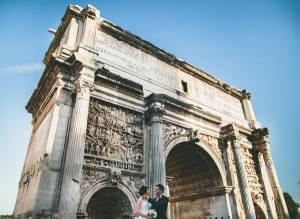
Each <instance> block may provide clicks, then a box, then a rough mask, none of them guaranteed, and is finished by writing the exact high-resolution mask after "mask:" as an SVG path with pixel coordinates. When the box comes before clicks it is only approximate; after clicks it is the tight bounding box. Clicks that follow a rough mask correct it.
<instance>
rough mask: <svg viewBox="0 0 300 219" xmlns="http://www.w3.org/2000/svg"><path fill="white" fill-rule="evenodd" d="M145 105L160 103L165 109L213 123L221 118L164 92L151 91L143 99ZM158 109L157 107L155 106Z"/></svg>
mask: <svg viewBox="0 0 300 219" xmlns="http://www.w3.org/2000/svg"><path fill="white" fill-rule="evenodd" d="M145 101H146V105H147V106H148V107H149V106H151V104H152V103H160V105H161V106H162V107H163V108H164V109H165V110H167V109H168V110H172V111H175V112H176V111H177V112H180V113H185V114H188V115H192V116H196V117H198V118H201V119H204V120H207V121H209V122H212V123H214V124H217V125H219V124H221V118H220V117H219V116H216V115H214V114H211V113H209V112H207V111H204V110H203V109H201V108H200V107H197V106H194V105H192V104H188V103H185V102H183V101H180V100H178V99H175V98H173V97H170V96H168V95H166V94H155V93H152V94H151V95H149V96H148V97H146V99H145ZM157 109H159V108H157Z"/></svg>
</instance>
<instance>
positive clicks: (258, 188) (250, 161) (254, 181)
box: [242, 147, 263, 197]
mask: <svg viewBox="0 0 300 219" xmlns="http://www.w3.org/2000/svg"><path fill="white" fill-rule="evenodd" d="M242 151H243V156H244V162H245V169H246V174H247V180H248V182H249V187H250V190H251V191H252V192H253V193H254V194H255V197H259V196H260V195H261V194H262V193H263V191H262V185H261V183H260V178H259V177H258V175H257V173H256V167H255V161H254V157H253V154H252V150H251V149H248V148H245V147H242Z"/></svg>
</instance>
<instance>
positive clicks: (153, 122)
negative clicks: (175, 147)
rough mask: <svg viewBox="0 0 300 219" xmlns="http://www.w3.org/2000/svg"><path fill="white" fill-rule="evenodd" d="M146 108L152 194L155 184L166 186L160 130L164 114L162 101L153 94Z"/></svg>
mask: <svg viewBox="0 0 300 219" xmlns="http://www.w3.org/2000/svg"><path fill="white" fill-rule="evenodd" d="M147 102H148V110H147V118H148V123H149V124H150V128H151V134H150V145H149V147H150V148H149V149H148V153H149V156H148V157H149V160H151V162H150V166H149V169H148V175H149V179H148V182H149V186H150V192H151V193H152V194H153V192H154V188H155V185H157V184H162V185H164V186H166V168H165V154H164V141H163V130H162V126H163V124H162V117H163V115H164V114H165V110H164V104H163V101H162V100H160V99H159V98H157V96H156V95H155V94H152V95H150V96H149V97H148V98H147Z"/></svg>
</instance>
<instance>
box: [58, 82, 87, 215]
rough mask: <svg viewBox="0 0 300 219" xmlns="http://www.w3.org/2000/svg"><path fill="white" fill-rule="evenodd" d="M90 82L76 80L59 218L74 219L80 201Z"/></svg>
mask: <svg viewBox="0 0 300 219" xmlns="http://www.w3.org/2000/svg"><path fill="white" fill-rule="evenodd" d="M90 88H91V84H90V83H89V82H86V81H84V80H82V79H78V81H77V82H76V102H75V106H74V109H73V113H72V121H71V126H70V131H69V138H68V143H67V148H66V156H65V163H64V169H63V179H62V186H61V193H60V205H59V218H66V219H74V218H76V212H77V208H78V204H79V201H80V180H81V172H82V165H83V161H84V146H85V136H86V128H87V118H88V111H89V100H90Z"/></svg>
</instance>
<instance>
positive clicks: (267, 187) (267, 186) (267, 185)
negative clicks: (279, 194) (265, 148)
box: [257, 151, 278, 219]
mask: <svg viewBox="0 0 300 219" xmlns="http://www.w3.org/2000/svg"><path fill="white" fill-rule="evenodd" d="M257 159H258V164H259V169H260V175H261V179H262V184H263V187H264V192H265V198H266V202H267V203H266V204H267V208H268V215H269V218H270V219H278V216H277V213H276V207H275V202H274V195H273V191H272V187H271V182H270V180H269V177H268V176H267V174H268V173H267V170H266V164H265V160H264V157H263V153H262V152H261V151H258V152H257Z"/></svg>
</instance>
